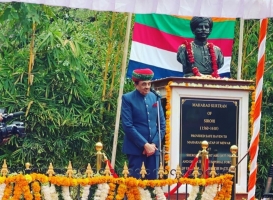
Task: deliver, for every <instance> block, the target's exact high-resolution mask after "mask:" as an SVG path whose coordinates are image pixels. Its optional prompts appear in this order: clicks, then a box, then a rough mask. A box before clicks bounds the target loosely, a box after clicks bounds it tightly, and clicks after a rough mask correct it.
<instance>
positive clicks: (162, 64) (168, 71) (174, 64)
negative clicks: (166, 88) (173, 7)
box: [127, 14, 235, 79]
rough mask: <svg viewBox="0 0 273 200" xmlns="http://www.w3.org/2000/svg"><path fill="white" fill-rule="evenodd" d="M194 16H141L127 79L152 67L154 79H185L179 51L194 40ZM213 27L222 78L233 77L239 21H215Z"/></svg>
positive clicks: (211, 38) (218, 19)
mask: <svg viewBox="0 0 273 200" xmlns="http://www.w3.org/2000/svg"><path fill="white" fill-rule="evenodd" d="M190 20H191V17H180V16H171V15H161V14H137V15H136V17H135V24H134V27H133V37H132V46H131V53H130V60H129V66H128V70H127V77H128V78H131V74H132V71H133V70H134V69H137V68H150V69H152V70H153V71H154V72H155V76H154V79H161V78H166V77H170V76H174V77H182V76H183V68H182V65H181V64H180V63H179V62H178V61H177V59H176V56H177V50H178V47H179V46H180V45H181V44H182V42H183V41H184V40H188V41H192V40H193V39H194V35H193V33H192V32H191V28H190ZM212 20H213V28H212V32H211V34H210V36H209V38H208V42H211V43H213V44H214V45H216V46H218V47H220V49H221V50H222V53H223V55H224V61H225V62H224V66H223V67H222V68H221V69H219V71H218V72H219V74H220V76H221V77H230V62H231V55H232V46H233V39H234V28H235V19H233V18H232V19H231V18H212Z"/></svg>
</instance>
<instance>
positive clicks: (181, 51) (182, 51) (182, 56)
mask: <svg viewBox="0 0 273 200" xmlns="http://www.w3.org/2000/svg"><path fill="white" fill-rule="evenodd" d="M177 61H178V62H180V63H181V64H182V66H186V47H185V46H184V45H180V46H179V48H178V51H177Z"/></svg>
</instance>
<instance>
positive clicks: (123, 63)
mask: <svg viewBox="0 0 273 200" xmlns="http://www.w3.org/2000/svg"><path fill="white" fill-rule="evenodd" d="M131 21H132V13H128V19H127V28H126V35H125V39H124V40H125V41H124V51H123V58H122V67H121V77H120V85H119V96H118V106H117V114H116V124H115V132H114V141H113V150H112V158H111V165H112V167H113V168H114V167H115V162H116V153H117V144H118V130H119V122H120V112H121V97H122V94H123V87H124V79H125V70H126V65H127V55H128V47H129V37H130V31H131Z"/></svg>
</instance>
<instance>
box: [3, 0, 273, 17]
mask: <svg viewBox="0 0 273 200" xmlns="http://www.w3.org/2000/svg"><path fill="white" fill-rule="evenodd" d="M0 2H24V3H34V4H44V5H51V6H64V7H70V8H86V9H90V10H98V11H115V12H131V13H139V14H145V13H158V14H169V15H181V16H203V17H231V18H244V19H263V18H267V17H273V0H202V1H200V0H149V1H147V0H17V1H14V0H0Z"/></svg>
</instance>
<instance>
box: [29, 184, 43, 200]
mask: <svg viewBox="0 0 273 200" xmlns="http://www.w3.org/2000/svg"><path fill="white" fill-rule="evenodd" d="M31 188H32V191H33V195H34V199H35V200H41V194H40V191H41V187H40V184H39V182H38V181H35V182H33V183H32V185H31Z"/></svg>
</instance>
